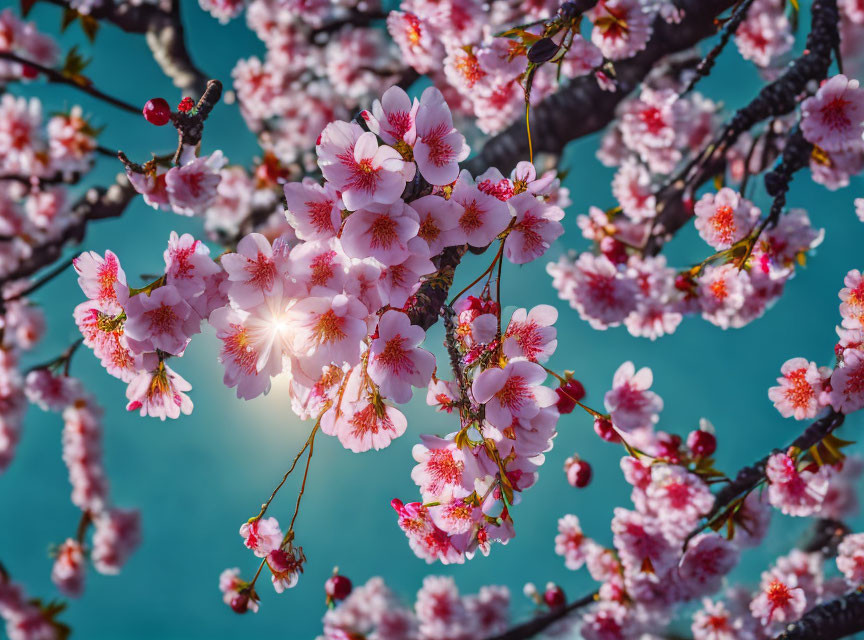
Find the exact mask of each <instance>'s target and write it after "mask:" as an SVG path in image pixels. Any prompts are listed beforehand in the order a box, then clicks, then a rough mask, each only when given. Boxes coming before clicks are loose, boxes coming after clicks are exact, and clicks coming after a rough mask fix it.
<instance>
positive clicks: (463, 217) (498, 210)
mask: <svg viewBox="0 0 864 640" xmlns="http://www.w3.org/2000/svg"><path fill="white" fill-rule="evenodd" d="M450 197H451V198H452V200H453V201H454V202H457V203H458V204H460V205H462V212H461V214H460V215H459V223H458V229H459V231H460V232H462V233H463V234H464V235H465V238H466V241H467V242H468V244H470V245H471V246H472V247H485V246H486V245H487V244H489V243H490V242H492V241H493V240H494V239H495V237H496V236H497V235H498V234H499V233H501V232H502V231H504V230H505V229H506V228H507V225H509V224H510V220H511V219H512V215H511V213H510V211H509V209H508V208H507V205H506V204H504V203H503V202H501V201H500V200H498V198H495V197H494V196H491V195H489V194H487V193H483V192H482V191H480V190H479V189H478V188H477V186H476V185H475V184H474V180H472V179H471V176H470V174H469V173H468V172H467V171H462V173H460V174H459V179H458V180H457V181H456V184H455V185H454V187H453V193H452V195H451V196H450Z"/></svg>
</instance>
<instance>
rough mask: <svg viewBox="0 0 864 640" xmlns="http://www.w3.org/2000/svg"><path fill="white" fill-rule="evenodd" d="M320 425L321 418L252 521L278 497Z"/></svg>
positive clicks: (260, 515)
mask: <svg viewBox="0 0 864 640" xmlns="http://www.w3.org/2000/svg"><path fill="white" fill-rule="evenodd" d="M320 426H321V419H320V418H319V419H318V421H317V422H316V423H315V426H314V427H312V432H311V433H310V434H309V437H308V438H306V443H305V444H304V445H303V447H302V448H301V449H300V451H298V452H297V455H296V456H294V461H293V462H292V463H291V466H290V467H289V468H288V471H286V472H285V475H284V476H282V480H281V481H280V482H279V484H277V485H276V488H275V489H273V492H272V493H271V494H270V497H269V498H267V502H265V503H264V504H262V505H261V511H259V512H258V515H256V516H254V517H252V518H249V522H250V523H252V522H255V521H256V520H260V519H261V518H263V517H264V514H265V513H267V508H268V507H269V506H270V503H271V502H273V498H275V497H276V494H277V493H279V490H280V489H281V488H282V485H284V484H285V481H286V480H288V476H290V475H291V473H292V472H293V471H294V467H296V466H297V462H298V461H299V460H300V456H302V455H303V452H305V451H306V449H307V448H308V447H310V446H311V445H312V440H313V439H314V438H315V432H316V431H318V427H320Z"/></svg>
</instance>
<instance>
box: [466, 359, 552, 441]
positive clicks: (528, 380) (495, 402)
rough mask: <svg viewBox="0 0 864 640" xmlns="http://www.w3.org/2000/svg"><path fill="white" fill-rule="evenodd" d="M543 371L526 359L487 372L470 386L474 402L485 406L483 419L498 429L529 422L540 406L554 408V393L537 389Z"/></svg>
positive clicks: (544, 377)
mask: <svg viewBox="0 0 864 640" xmlns="http://www.w3.org/2000/svg"><path fill="white" fill-rule="evenodd" d="M545 379H546V372H545V371H544V370H543V367H541V366H540V365H538V364H535V363H533V362H529V361H527V360H511V361H510V362H509V363H508V364H507V366H505V367H504V368H503V369H497V368H493V369H486V370H485V371H483V372H482V373H480V374H479V375H478V376H477V377H476V378H475V379H474V384H473V385H472V387H471V391H472V393H473V395H474V399H475V400H476V401H477V402H480V403H483V404H485V405H486V419H487V420H488V421H489V422H490V423H491V424H492V425H494V426H496V427H498V428H499V429H506V428H507V427H509V426H510V425H511V424H512V423H513V421H514V420H516V419H524V420H530V419H531V418H533V417H534V416H536V415H537V413H538V412H539V411H540V409H541V408H543V407H549V406H552V405H554V404H555V403H556V402H557V400H558V396H557V394H556V393H555V392H554V391H553V390H552V389H549V388H548V387H543V386H540V385H541V383H542V382H543V381H544V380H545Z"/></svg>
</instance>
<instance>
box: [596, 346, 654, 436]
mask: <svg viewBox="0 0 864 640" xmlns="http://www.w3.org/2000/svg"><path fill="white" fill-rule="evenodd" d="M653 382H654V375H653V374H652V373H651V369H649V368H648V367H642V368H641V369H639V371H636V367H635V366H634V365H633V363H632V362H629V361H628V362H625V363H624V364H622V365H621V366H620V367H618V370H617V371H616V372H615V376H614V378H613V379H612V389H611V391H607V392H606V395H605V396H604V397H603V404H604V406H605V407H606V411H608V412H609V414H610V416H611V418H612V423H613V424H614V425H615V426H616V427H617V428H619V429H621V430H623V431H633V430H634V429H639V428H643V427H650V426H651V425H653V424H655V423H656V422H657V420H658V419H659V414H660V412H661V411H662V410H663V400H662V399H661V398H660V396H658V395H657V394H656V393H654V392H653V391H649V389H650V387H651V384H652V383H653Z"/></svg>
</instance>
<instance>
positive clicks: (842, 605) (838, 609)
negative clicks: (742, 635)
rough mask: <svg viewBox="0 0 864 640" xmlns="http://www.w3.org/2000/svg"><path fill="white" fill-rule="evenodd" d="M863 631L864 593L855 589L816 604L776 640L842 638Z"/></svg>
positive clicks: (831, 639) (826, 639)
mask: <svg viewBox="0 0 864 640" xmlns="http://www.w3.org/2000/svg"><path fill="white" fill-rule="evenodd" d="M859 631H864V592H861V591H855V592H853V593H849V594H847V595H845V596H842V597H840V598H837V599H836V600H832V601H831V602H827V603H825V604H822V605H819V606H817V607H814V608H813V609H811V610H810V611H808V612H807V613H805V614H804V616H803V617H802V618H801V619H800V620H798V621H797V622H792V623H790V624H788V625H787V626H786V630H785V631H784V632H783V633H781V634H780V635H779V636H777V637H776V640H838V639H839V638H845V637H847V636H851V635H852V634H855V633H858V632H859Z"/></svg>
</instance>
